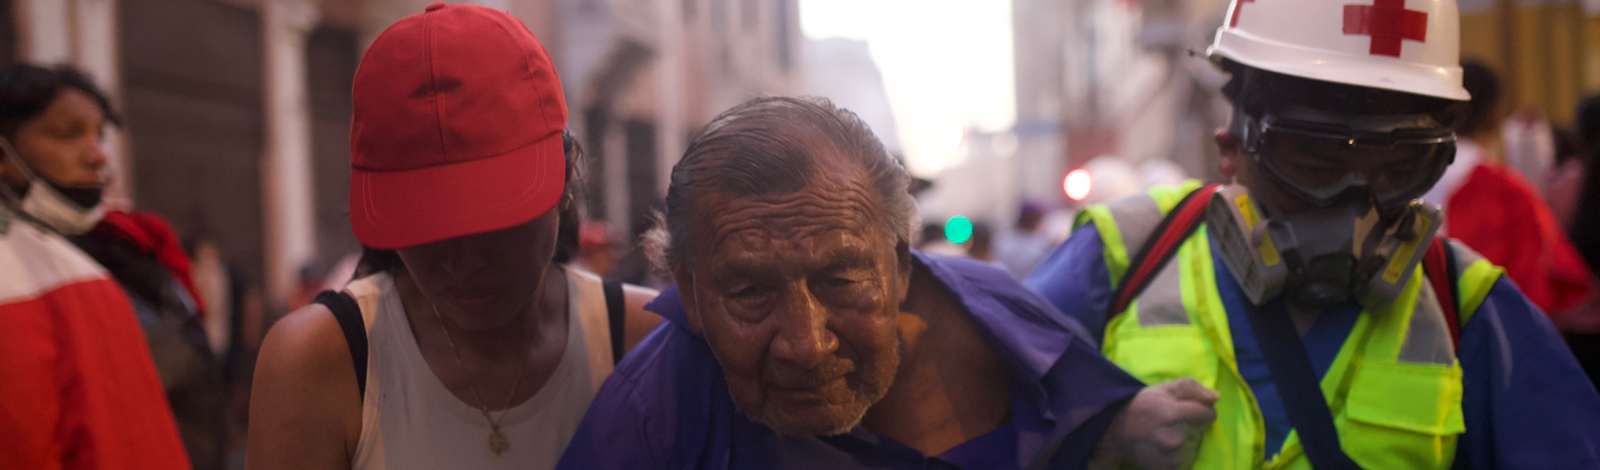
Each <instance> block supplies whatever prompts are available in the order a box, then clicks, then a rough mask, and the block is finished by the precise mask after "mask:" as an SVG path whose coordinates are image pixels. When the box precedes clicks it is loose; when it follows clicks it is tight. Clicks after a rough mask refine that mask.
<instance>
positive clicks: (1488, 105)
mask: <svg viewBox="0 0 1600 470" xmlns="http://www.w3.org/2000/svg"><path fill="white" fill-rule="evenodd" d="M1461 68H1462V86H1464V87H1466V89H1467V91H1468V92H1470V93H1471V94H1472V100H1471V101H1470V102H1469V104H1468V107H1467V109H1468V111H1467V116H1466V117H1465V118H1464V119H1463V120H1462V121H1461V123H1460V124H1459V125H1457V126H1456V135H1458V136H1459V140H1458V141H1457V143H1456V145H1457V149H1456V157H1455V162H1454V163H1451V164H1450V167H1449V168H1448V169H1446V170H1445V172H1444V176H1442V177H1440V178H1439V182H1438V183H1437V184H1435V185H1434V186H1433V189H1431V190H1429V191H1428V193H1427V194H1425V195H1423V197H1422V199H1423V200H1424V201H1427V202H1428V203H1430V204H1435V205H1438V206H1439V207H1440V208H1441V209H1443V210H1444V217H1445V224H1444V227H1443V228H1441V229H1440V233H1441V234H1443V235H1445V236H1449V237H1451V238H1455V239H1457V240H1460V241H1461V242H1462V243H1466V244H1467V246H1469V247H1472V249H1473V250H1475V251H1477V252H1478V253H1481V254H1483V257H1484V258H1488V259H1489V261H1491V262H1493V263H1495V264H1496V265H1498V266H1503V267H1505V269H1506V275H1507V276H1509V277H1510V278H1511V280H1512V281H1515V282H1516V283H1517V287H1518V288H1520V289H1521V290H1522V293H1523V294H1526V295H1527V296H1528V299H1530V300H1532V301H1533V303H1534V305H1538V306H1539V308H1540V309H1541V310H1543V311H1544V312H1545V313H1546V314H1547V315H1549V316H1550V317H1551V318H1555V317H1558V316H1560V315H1561V314H1564V313H1566V312H1567V311H1569V310H1571V309H1572V308H1573V307H1576V306H1577V305H1578V304H1579V303H1580V302H1582V301H1583V300H1584V298H1585V297H1586V296H1588V295H1589V290H1590V285H1589V274H1588V269H1587V268H1586V267H1585V265H1584V264H1583V260H1582V258H1581V257H1580V256H1579V255H1578V252H1577V251H1576V250H1575V249H1574V248H1573V246H1572V241H1571V240H1569V239H1568V238H1567V237H1566V236H1564V235H1565V234H1564V231H1563V230H1562V229H1561V226H1560V225H1559V224H1558V223H1557V222H1556V219H1555V216H1554V215H1552V214H1551V212H1550V207H1549V206H1548V205H1547V204H1546V203H1545V199H1544V194H1543V193H1542V192H1540V190H1539V189H1538V188H1536V187H1535V186H1534V185H1533V184H1532V183H1531V182H1529V180H1528V178H1526V177H1524V176H1523V175H1521V174H1519V173H1518V172H1517V170H1515V169H1512V168H1510V167H1507V166H1506V165H1505V164H1504V163H1502V162H1500V161H1497V159H1496V158H1495V157H1493V154H1495V153H1496V152H1494V151H1492V150H1490V149H1487V148H1485V147H1483V146H1481V145H1480V144H1484V143H1485V142H1494V141H1497V140H1499V139H1497V138H1496V135H1495V134H1496V133H1497V132H1499V130H1498V123H1499V118H1500V116H1502V115H1503V113H1501V112H1500V111H1499V109H1500V93H1501V89H1500V80H1499V79H1498V78H1496V77H1495V75H1494V72H1492V71H1490V70H1489V68H1488V67H1487V66H1484V65H1483V64H1481V63H1477V62H1473V61H1470V60H1469V61H1463V62H1462V64H1461Z"/></svg>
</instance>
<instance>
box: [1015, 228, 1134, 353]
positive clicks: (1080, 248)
mask: <svg viewBox="0 0 1600 470" xmlns="http://www.w3.org/2000/svg"><path fill="white" fill-rule="evenodd" d="M1022 284H1023V285H1024V286H1027V287H1028V289H1030V290H1033V291H1034V292H1036V293H1038V294H1039V295H1040V296H1043V297H1044V298H1045V300H1048V301H1050V304H1051V305H1053V306H1055V307H1056V309H1057V310H1060V311H1061V312H1062V313H1065V314H1067V316H1070V317H1072V318H1075V319H1077V320H1078V323H1082V324H1083V326H1084V328H1087V329H1088V330H1089V334H1090V335H1091V336H1093V337H1094V340H1095V341H1096V343H1098V342H1099V341H1100V340H1101V338H1104V337H1105V330H1106V308H1107V307H1108V306H1109V305H1111V294H1112V289H1111V275H1110V274H1108V273H1107V272H1106V261H1105V244H1104V243H1102V242H1101V241H1100V232H1099V231H1097V230H1095V227H1094V224H1093V223H1088V224H1084V225H1083V226H1082V227H1078V228H1077V229H1076V230H1073V231H1072V236H1071V237H1070V238H1067V241H1066V242H1065V243H1062V244H1061V246H1059V247H1057V248H1056V251H1055V252H1052V253H1050V257H1048V258H1045V259H1044V261H1041V262H1039V266H1038V267H1035V268H1033V273H1031V274H1028V278H1027V279H1023V281H1022Z"/></svg>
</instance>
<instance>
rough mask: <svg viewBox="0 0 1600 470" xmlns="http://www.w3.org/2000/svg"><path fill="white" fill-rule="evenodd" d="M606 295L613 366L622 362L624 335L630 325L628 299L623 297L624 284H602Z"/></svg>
mask: <svg viewBox="0 0 1600 470" xmlns="http://www.w3.org/2000/svg"><path fill="white" fill-rule="evenodd" d="M601 287H602V288H603V290H605V293H606V318H607V319H608V320H609V322H610V324H611V365H617V364H618V363H620V362H622V354H623V353H624V351H623V349H622V347H623V342H624V339H623V335H622V333H623V332H624V331H626V330H627V328H626V327H627V325H628V304H627V299H626V298H625V297H623V296H622V283H621V282H617V281H606V282H605V283H604V284H601Z"/></svg>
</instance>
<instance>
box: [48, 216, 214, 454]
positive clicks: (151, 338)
mask: <svg viewBox="0 0 1600 470" xmlns="http://www.w3.org/2000/svg"><path fill="white" fill-rule="evenodd" d="M68 238H69V239H70V240H72V242H73V244H76V245H77V246H78V247H79V248H81V249H83V251H84V252H85V253H88V254H89V256H91V257H94V259H95V261H97V262H99V263H100V265H101V266H105V268H106V269H107V270H108V271H110V272H111V276H112V277H113V278H115V279H116V280H117V283H119V284H121V285H122V288H123V291H124V292H126V293H127V294H128V299H129V300H130V301H132V302H133V310H134V313H136V314H138V316H139V323H140V326H143V327H144V333H145V341H146V342H148V343H149V345H150V353H151V357H152V358H153V359H154V360H155V363H156V371H157V372H159V373H160V374H161V386H162V388H164V389H165V390H166V392H167V401H168V402H169V403H170V404H171V406H172V412H173V416H174V417H176V418H177V421H178V432H179V434H180V435H182V436H183V444H184V448H186V449H187V450H188V452H189V461H190V463H191V464H193V465H194V468H196V469H202V470H210V469H220V468H222V466H223V463H224V460H225V458H226V457H227V442H228V438H227V414H226V413H227V405H228V389H227V386H226V384H225V383H224V380H223V364H222V363H221V362H219V361H217V354H216V353H215V352H214V351H212V350H211V346H210V340H209V338H207V334H206V330H205V326H204V324H203V323H202V322H203V321H204V320H205V319H206V318H207V310H205V307H206V305H208V304H206V303H205V302H204V297H202V296H201V295H200V290H199V289H198V288H197V287H196V284H195V282H194V278H193V276H192V271H191V265H190V261H189V256H188V253H187V252H186V251H184V250H183V247H182V245H181V244H180V243H179V241H178V235H177V233H176V232H174V231H173V230H172V227H171V226H170V225H168V224H167V221H166V219H164V218H162V217H161V216H160V215H156V214H154V213H150V212H131V213H130V212H119V211H108V212H106V215H105V218H104V219H103V220H101V221H100V223H99V224H98V225H96V226H95V229H94V230H92V231H90V232H89V233H86V234H83V235H77V236H72V237H68Z"/></svg>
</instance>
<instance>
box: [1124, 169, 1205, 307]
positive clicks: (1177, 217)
mask: <svg viewBox="0 0 1600 470" xmlns="http://www.w3.org/2000/svg"><path fill="white" fill-rule="evenodd" d="M1221 188H1222V185H1220V184H1208V185H1205V186H1203V187H1201V188H1200V189H1197V190H1195V191H1193V192H1190V193H1189V194H1188V195H1186V196H1184V197H1183V199H1182V200H1180V201H1178V205H1176V206H1174V207H1173V208H1172V212H1168V213H1167V216H1166V217H1165V218H1162V219H1161V224H1160V225H1157V226H1156V229H1155V232H1153V233H1151V235H1150V238H1149V240H1150V241H1148V242H1145V244H1144V246H1141V247H1139V251H1138V254H1136V255H1134V256H1133V259H1131V260H1130V261H1129V262H1128V270H1127V272H1126V273H1124V274H1123V275H1122V282H1121V285H1119V286H1117V290H1116V292H1114V293H1112V295H1111V305H1110V308H1111V309H1110V311H1109V312H1107V313H1108V316H1116V315H1120V314H1122V312H1123V311H1124V310H1127V309H1128V305H1129V304H1131V303H1133V299H1134V298H1136V297H1138V296H1139V294H1140V293H1142V292H1144V288H1145V287H1146V286H1148V285H1150V281H1152V280H1154V279H1155V277H1156V274H1157V273H1159V272H1161V268H1162V267H1165V266H1166V264H1167V261H1169V260H1171V259H1172V255H1173V254H1176V253H1177V252H1178V247H1179V246H1181V245H1182V244H1183V241H1184V240H1188V239H1189V235H1191V234H1193V233H1194V231H1195V229H1197V228H1199V227H1200V223H1201V222H1203V221H1204V220H1205V213H1206V205H1208V204H1210V203H1211V195H1212V194H1214V193H1216V192H1217V190H1218V189H1221ZM1129 248H1133V247H1129Z"/></svg>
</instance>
